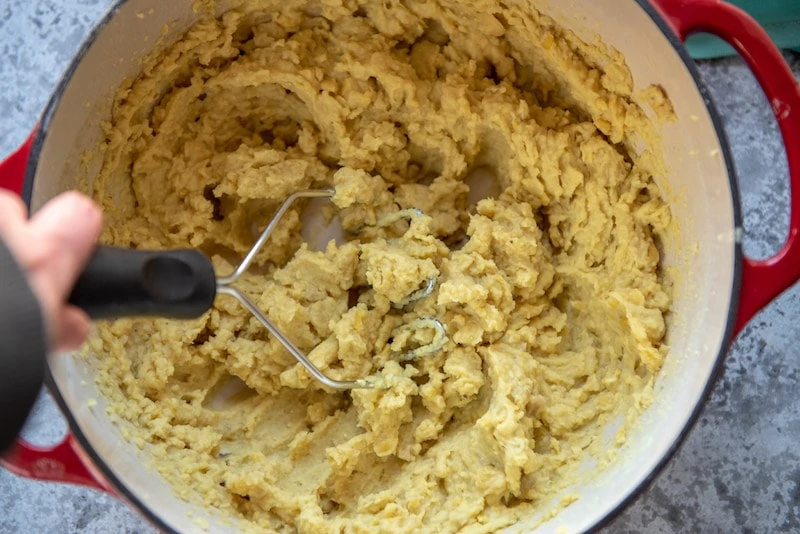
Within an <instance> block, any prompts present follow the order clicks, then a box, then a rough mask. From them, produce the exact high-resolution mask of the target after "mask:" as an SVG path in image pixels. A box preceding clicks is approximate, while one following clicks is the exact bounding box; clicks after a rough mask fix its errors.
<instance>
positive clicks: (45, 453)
mask: <svg viewBox="0 0 800 534" xmlns="http://www.w3.org/2000/svg"><path fill="white" fill-rule="evenodd" d="M0 465H2V466H3V467H5V468H6V469H8V470H9V471H10V472H12V473H14V474H15V475H19V476H22V477H26V478H33V479H36V480H48V481H51V482H68V483H70V484H78V485H81V486H88V487H90V488H96V489H100V490H103V491H107V492H109V493H112V494H113V493H114V492H113V490H112V489H111V486H109V485H108V484H107V483H106V482H105V481H104V480H103V478H102V477H101V476H100V475H99V474H97V473H95V472H93V471H92V470H91V469H89V468H88V467H87V466H89V465H91V462H90V461H89V460H88V459H86V460H84V453H83V451H82V450H81V449H80V446H79V445H78V444H77V443H76V442H75V438H74V437H73V436H72V434H69V433H68V434H67V435H66V437H65V438H64V440H63V441H62V442H61V443H59V444H58V445H54V446H52V447H37V446H35V445H32V444H30V443H28V442H27V441H25V440H24V439H22V438H18V439H17V443H16V444H15V445H14V446H13V447H12V448H11V450H10V451H8V452H7V453H6V454H4V455H3V456H2V457H0Z"/></svg>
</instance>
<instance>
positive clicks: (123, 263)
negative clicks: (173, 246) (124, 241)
mask: <svg viewBox="0 0 800 534" xmlns="http://www.w3.org/2000/svg"><path fill="white" fill-rule="evenodd" d="M216 293H217V280H216V276H215V275H214V268H213V266H212V265H211V261H209V259H208V258H206V257H205V256H204V255H203V253H202V252H200V251H198V250H193V249H182V250H163V251H162V250H134V249H129V248H118V247H110V246H106V245H100V246H98V247H97V249H96V250H95V251H94V254H93V255H92V257H91V259H90V260H89V263H88V264H87V265H86V269H84V271H83V273H82V274H81V276H80V277H79V278H78V282H77V283H76V284H75V287H74V288H73V289H72V294H71V295H70V297H69V303H70V304H74V305H75V306H78V307H79V308H81V309H82V310H84V311H85V312H86V313H87V314H88V315H89V317H91V318H92V319H113V318H117V317H135V316H157V317H169V318H175V319H191V318H194V317H199V316H200V315H202V314H203V313H205V312H206V311H207V310H208V309H209V308H210V307H211V304H212V303H213V302H214V297H215V296H216Z"/></svg>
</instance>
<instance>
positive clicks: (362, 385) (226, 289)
mask: <svg viewBox="0 0 800 534" xmlns="http://www.w3.org/2000/svg"><path fill="white" fill-rule="evenodd" d="M334 194H335V191H334V190H333V189H308V190H304V191H297V192H295V193H292V194H291V195H289V197H288V198H287V199H286V200H284V202H283V204H281V207H280V208H278V211H277V212H275V215H274V216H273V217H272V220H270V222H269V224H267V227H266V228H264V231H262V232H261V234H260V235H259V236H258V239H257V240H256V242H255V244H254V245H253V247H252V248H251V249H250V251H249V252H248V253H247V255H246V256H245V257H244V259H243V260H242V262H241V263H240V264H239V265H238V266H237V267H236V269H234V271H233V273H231V274H230V275H228V276H224V277H220V278H217V293H222V294H225V295H230V296H232V297H234V298H236V299H237V300H238V301H239V302H241V303H242V305H243V306H244V307H245V308H246V309H247V310H248V311H249V312H250V313H251V314H252V315H253V317H255V318H256V319H258V321H259V322H260V323H261V324H262V325H264V328H266V329H267V330H268V331H269V333H270V334H272V335H273V336H275V339H277V340H278V341H279V342H280V343H281V345H283V346H284V347H285V348H286V350H288V351H289V353H290V354H291V355H292V356H293V357H294V358H295V359H296V360H297V362H298V363H300V364H301V365H302V366H303V367H305V368H306V370H307V371H308V372H309V374H311V376H312V377H314V378H315V379H316V380H318V381H319V382H321V383H322V384H324V385H326V386H328V387H331V388H334V389H340V390H346V389H371V388H379V387H386V386H385V383H384V382H383V381H382V380H379V379H377V378H376V377H365V378H360V379H358V380H335V379H333V378H330V377H328V376H326V375H325V374H324V373H323V372H322V371H320V370H319V368H318V367H317V366H316V365H314V363H313V362H311V360H309V359H308V356H307V355H306V354H305V353H304V352H303V351H302V350H300V349H299V348H297V347H296V346H295V345H294V343H292V342H291V340H290V339H289V338H288V337H286V335H285V334H284V333H283V332H282V331H281V330H280V328H278V326H277V325H276V324H275V323H273V322H272V320H270V318H269V317H267V315H266V314H265V313H264V312H263V311H261V310H260V309H259V308H258V306H256V304H255V303H254V302H253V301H252V300H250V298H249V297H247V295H245V294H244V293H243V292H241V291H240V290H239V289H237V288H236V287H234V285H233V284H234V283H235V282H236V280H238V279H239V277H241V276H242V275H243V274H244V273H245V272H247V270H248V269H249V268H250V265H251V264H252V263H253V260H254V259H255V257H256V255H257V254H258V252H259V251H260V250H261V249H262V248H263V247H264V245H265V244H266V243H267V241H268V240H269V237H270V235H271V234H272V232H273V231H274V230H275V228H276V227H277V225H278V223H279V222H280V220H281V218H282V217H283V216H284V215H285V214H286V212H287V211H289V208H291V206H292V204H293V203H294V202H295V201H297V200H298V199H301V198H332V197H333V196H334ZM421 215H422V212H421V211H419V210H416V209H411V210H402V211H399V212H397V213H395V214H390V215H388V216H385V217H383V218H381V219H380V220H379V221H378V224H377V225H378V226H389V225H391V224H394V223H395V222H397V221H399V220H401V219H404V218H406V219H410V218H413V217H418V216H421ZM435 286H436V279H435V278H431V279H428V280H426V281H425V286H424V287H423V288H422V289H420V290H418V291H416V292H414V293H412V294H411V295H409V297H408V298H406V299H405V300H404V301H403V302H402V303H401V305H400V307H404V306H407V305H409V304H410V303H412V302H415V301H417V300H421V299H423V298H425V297H427V296H428V295H430V294H431V293H432V292H433V290H434V288H435ZM424 328H430V329H432V330H433V339H432V340H431V342H430V343H428V344H426V345H422V346H420V347H417V348H415V349H413V350H409V351H406V352H402V353H400V354H398V355H397V356H398V359H399V360H401V361H411V360H414V359H417V358H421V357H424V356H429V355H431V354H435V353H436V352H438V351H440V350H441V349H442V347H443V346H444V344H445V342H446V341H447V333H446V330H445V328H444V325H443V324H442V323H441V321H439V320H438V319H435V318H422V319H417V320H415V321H412V322H411V323H409V324H406V325H401V326H400V327H398V328H397V329H395V332H396V333H397V334H398V335H401V336H406V337H407V336H408V334H409V332H410V331H412V330H416V329H424Z"/></svg>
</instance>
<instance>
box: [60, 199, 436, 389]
mask: <svg viewBox="0 0 800 534" xmlns="http://www.w3.org/2000/svg"><path fill="white" fill-rule="evenodd" d="M333 195H334V190H332V189H309V190H304V191H297V192H295V193H293V194H291V195H290V196H289V197H288V198H287V199H286V200H285V201H284V202H283V204H281V206H280V208H279V209H278V211H277V212H276V213H275V215H274V216H273V217H272V220H270V222H269V224H267V226H266V228H264V230H263V231H262V232H261V234H260V235H259V237H258V239H257V240H256V242H255V244H254V245H253V246H252V248H251V249H250V251H249V252H248V253H247V255H246V256H245V257H244V259H243V260H242V262H241V263H240V264H239V265H238V266H237V267H236V268H235V269H234V271H233V273H231V274H230V275H228V276H224V277H220V278H217V276H216V274H215V272H214V267H213V266H212V264H211V261H210V260H209V259H208V258H207V257H206V256H205V255H204V254H203V253H202V252H200V251H199V250H195V249H178V250H135V249H129V248H120V247H112V246H108V245H100V246H98V247H97V249H96V250H95V251H94V254H93V255H92V257H91V258H90V260H89V262H88V263H87V265H86V268H85V269H84V271H83V273H82V274H81V276H80V277H79V278H78V281H77V283H76V284H75V287H74V288H73V291H72V294H71V295H70V298H69V302H70V304H73V305H75V306H78V307H79V308H81V309H83V310H84V311H85V312H86V313H87V314H88V315H89V317H91V318H92V319H112V318H120V317H136V316H150V317H165V318H175V319H192V318H196V317H199V316H201V315H202V314H203V313H205V312H206V311H208V310H209V309H210V308H211V306H212V304H213V302H214V299H215V298H216V295H217V294H225V295H230V296H232V297H234V298H236V299H237V300H238V301H239V302H240V303H241V304H242V305H243V306H244V307H245V308H246V309H247V310H248V311H249V312H250V313H251V314H252V315H253V316H254V317H255V318H256V319H258V320H259V322H261V324H262V325H264V327H265V328H266V329H267V330H268V331H269V332H270V333H271V334H272V335H273V336H275V338H276V339H277V340H278V341H279V342H280V343H281V344H282V345H283V346H284V347H285V348H286V350H288V351H289V353H290V354H291V355H292V356H293V357H294V358H295V359H296V360H297V361H298V362H299V363H300V364H301V365H302V366H303V367H305V368H306V370H307V371H308V372H309V373H310V374H311V376H313V377H314V378H315V379H316V380H318V381H319V382H321V383H322V384H324V385H326V386H328V387H331V388H334V389H339V390H346V389H356V388H376V387H385V384H383V382H382V381H380V380H376V379H374V378H373V377H366V378H361V379H358V380H334V379H332V378H329V377H328V376H326V375H325V374H324V373H323V372H322V371H320V370H319V369H318V368H317V366H315V365H314V364H313V363H312V362H311V361H310V360H309V359H308V357H307V356H306V355H305V354H304V353H303V351H301V350H300V349H299V348H297V347H296V346H295V345H294V343H292V342H291V340H289V338H287V337H286V335H285V334H284V333H283V332H282V331H281V330H280V329H279V328H278V327H277V326H276V325H275V323H273V322H272V321H271V320H270V319H269V317H267V315H266V314H265V313H264V312H262V311H261V310H260V309H259V308H258V307H257V306H256V305H255V303H254V302H253V301H252V300H250V298H248V297H247V295H245V294H244V293H242V292H241V291H240V290H238V289H237V288H236V287H235V286H234V283H235V282H236V280H237V279H238V278H239V277H240V276H242V274H244V273H245V272H246V271H247V269H248V268H249V267H250V265H251V264H252V262H253V260H254V259H255V257H256V255H257V254H258V252H259V250H261V248H262V247H263V246H264V245H265V244H266V242H267V241H268V239H269V236H270V235H271V234H272V232H273V230H274V229H275V227H276V226H277V225H278V222H279V221H280V220H281V218H282V217H283V216H284V214H285V213H286V212H287V211H288V210H289V208H290V207H291V206H292V204H293V203H294V202H295V201H296V200H298V199H300V198H331V197H333ZM418 215H421V212H419V210H404V211H403V212H398V214H392V215H389V216H387V217H384V218H382V219H381V220H379V221H378V226H388V225H389V224H393V223H394V222H396V221H397V220H399V219H401V218H412V217H415V216H418ZM435 285H436V279H435V278H434V279H429V280H427V281H426V283H425V286H424V287H423V288H422V289H420V290H419V291H416V292H415V293H413V294H412V295H410V296H409V297H408V298H407V299H406V300H405V301H404V302H403V303H402V306H405V305H408V304H409V303H411V302H413V301H416V300H420V299H422V298H425V297H427V296H428V295H430V294H431V292H432V291H433V289H434V287H435ZM421 328H430V329H432V330H433V339H432V341H431V342H430V343H429V344H427V345H423V346H421V347H418V348H416V349H414V350H411V351H409V352H406V353H404V354H401V355H399V357H400V359H401V360H404V361H408V360H413V359H416V358H419V357H423V356H426V355H429V354H433V353H435V352H437V351H439V350H440V349H441V348H442V346H443V345H444V343H445V341H446V339H447V336H446V332H445V328H444V325H443V324H442V323H441V322H440V321H439V320H438V319H435V318H423V319H417V320H416V321H413V322H411V323H409V324H406V325H401V326H400V327H398V329H396V330H398V331H400V330H402V332H404V333H407V332H408V331H409V330H410V329H421Z"/></svg>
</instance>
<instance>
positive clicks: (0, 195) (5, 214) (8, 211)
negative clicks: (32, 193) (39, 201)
mask: <svg viewBox="0 0 800 534" xmlns="http://www.w3.org/2000/svg"><path fill="white" fill-rule="evenodd" d="M27 218H28V208H27V207H25V203H24V202H22V199H21V198H19V196H18V195H16V194H14V193H12V192H11V191H8V190H6V189H2V188H0V235H2V236H3V237H6V236H8V235H9V234H11V233H12V232H14V231H15V230H16V229H17V228H19V227H20V226H21V225H23V224H24V223H25V221H26V219H27Z"/></svg>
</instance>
